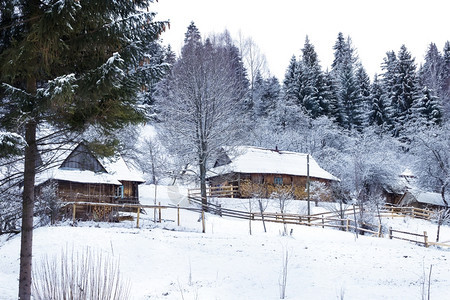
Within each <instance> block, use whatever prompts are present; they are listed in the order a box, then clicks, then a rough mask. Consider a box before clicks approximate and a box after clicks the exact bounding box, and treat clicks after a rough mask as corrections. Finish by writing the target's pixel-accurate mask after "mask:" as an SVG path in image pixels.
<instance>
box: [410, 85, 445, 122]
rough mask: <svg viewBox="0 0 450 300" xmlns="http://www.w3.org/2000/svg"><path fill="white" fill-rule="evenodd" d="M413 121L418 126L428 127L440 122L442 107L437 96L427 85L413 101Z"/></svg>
mask: <svg viewBox="0 0 450 300" xmlns="http://www.w3.org/2000/svg"><path fill="white" fill-rule="evenodd" d="M412 111H413V116H414V118H413V120H412V121H413V122H414V123H415V124H416V125H417V126H419V127H429V126H434V125H440V124H441V123H442V108H441V105H440V103H439V98H438V97H437V96H436V95H435V94H434V93H433V92H432V91H431V90H430V89H429V88H428V87H427V86H425V87H423V89H422V91H421V93H420V95H419V97H418V99H417V100H416V101H415V102H414V104H413V107H412Z"/></svg>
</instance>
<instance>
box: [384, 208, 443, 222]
mask: <svg viewBox="0 0 450 300" xmlns="http://www.w3.org/2000/svg"><path fill="white" fill-rule="evenodd" d="M433 215H434V212H433V211H432V210H430V209H422V208H417V207H405V206H391V205H385V206H384V207H382V208H381V209H380V216H381V217H388V218H395V217H406V216H410V217H413V218H417V219H424V220H431V219H432V217H433Z"/></svg>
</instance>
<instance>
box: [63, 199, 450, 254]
mask: <svg viewBox="0 0 450 300" xmlns="http://www.w3.org/2000/svg"><path fill="white" fill-rule="evenodd" d="M191 201H194V202H195V203H198V204H199V207H180V206H163V205H141V204H112V203H97V202H68V203H65V205H64V206H63V208H64V209H65V210H66V213H69V214H70V215H71V217H72V220H73V221H74V222H75V221H76V219H77V218H76V215H77V210H78V209H80V208H86V207H89V208H90V209H91V211H94V210H96V209H98V208H102V209H103V211H107V212H109V213H111V212H113V211H114V210H115V211H118V210H126V211H128V212H130V211H131V212H136V214H137V217H136V227H137V228H139V227H140V225H139V222H140V213H141V211H142V210H144V209H154V210H155V217H156V216H157V217H156V219H155V220H154V221H155V222H161V220H162V211H163V210H166V209H176V210H177V225H178V226H180V211H181V210H187V211H194V212H198V213H201V220H202V232H205V209H202V207H203V204H202V203H201V201H200V200H199V199H198V198H192V199H191ZM98 211H101V210H98ZM207 211H208V212H210V213H214V214H217V215H220V216H224V217H231V218H237V219H244V220H249V222H252V221H263V222H271V223H282V224H290V225H305V226H316V227H322V228H337V229H339V230H343V231H353V232H356V233H359V234H362V235H365V234H369V235H371V236H376V237H383V228H382V226H381V224H378V225H374V224H367V223H364V222H361V221H357V220H356V214H357V213H359V208H357V207H354V208H350V209H346V210H344V211H343V212H342V213H341V212H339V211H338V212H327V213H319V214H313V215H309V216H308V215H299V214H286V213H284V214H281V213H268V212H263V213H261V212H248V211H240V210H234V209H227V208H223V207H221V205H220V204H218V205H216V204H212V203H208V206H207ZM156 212H157V213H156ZM401 213H402V212H401V211H397V212H395V214H401ZM342 215H343V216H344V217H343V218H342V217H341V216H342ZM388 234H389V238H390V239H399V240H404V241H408V242H413V243H417V244H422V245H424V246H425V247H429V246H430V245H435V246H441V247H450V244H447V243H433V242H430V241H428V236H427V233H426V232H424V233H423V234H417V233H411V232H406V231H400V230H394V229H392V228H391V227H390V228H389V230H388ZM413 237H416V238H415V239H413Z"/></svg>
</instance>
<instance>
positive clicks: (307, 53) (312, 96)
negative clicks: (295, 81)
mask: <svg viewBox="0 0 450 300" xmlns="http://www.w3.org/2000/svg"><path fill="white" fill-rule="evenodd" d="M302 54H303V55H302V60H301V62H300V63H301V64H302V67H303V80H302V82H303V87H302V92H301V93H300V94H301V97H302V104H303V106H304V108H305V110H306V111H307V112H308V114H309V115H310V116H311V117H312V118H317V117H318V116H321V115H324V114H326V112H327V111H328V103H327V99H326V92H325V91H326V87H325V82H324V77H323V73H322V70H321V67H320V64H319V59H318V58H317V53H316V51H315V49H314V46H313V45H312V44H311V43H310V41H309V38H308V36H306V39H305V45H304V48H303V49H302Z"/></svg>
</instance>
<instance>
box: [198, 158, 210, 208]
mask: <svg viewBox="0 0 450 300" xmlns="http://www.w3.org/2000/svg"><path fill="white" fill-rule="evenodd" d="M200 191H201V195H202V210H203V211H208V199H207V198H206V166H205V161H204V160H203V161H202V162H200Z"/></svg>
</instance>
